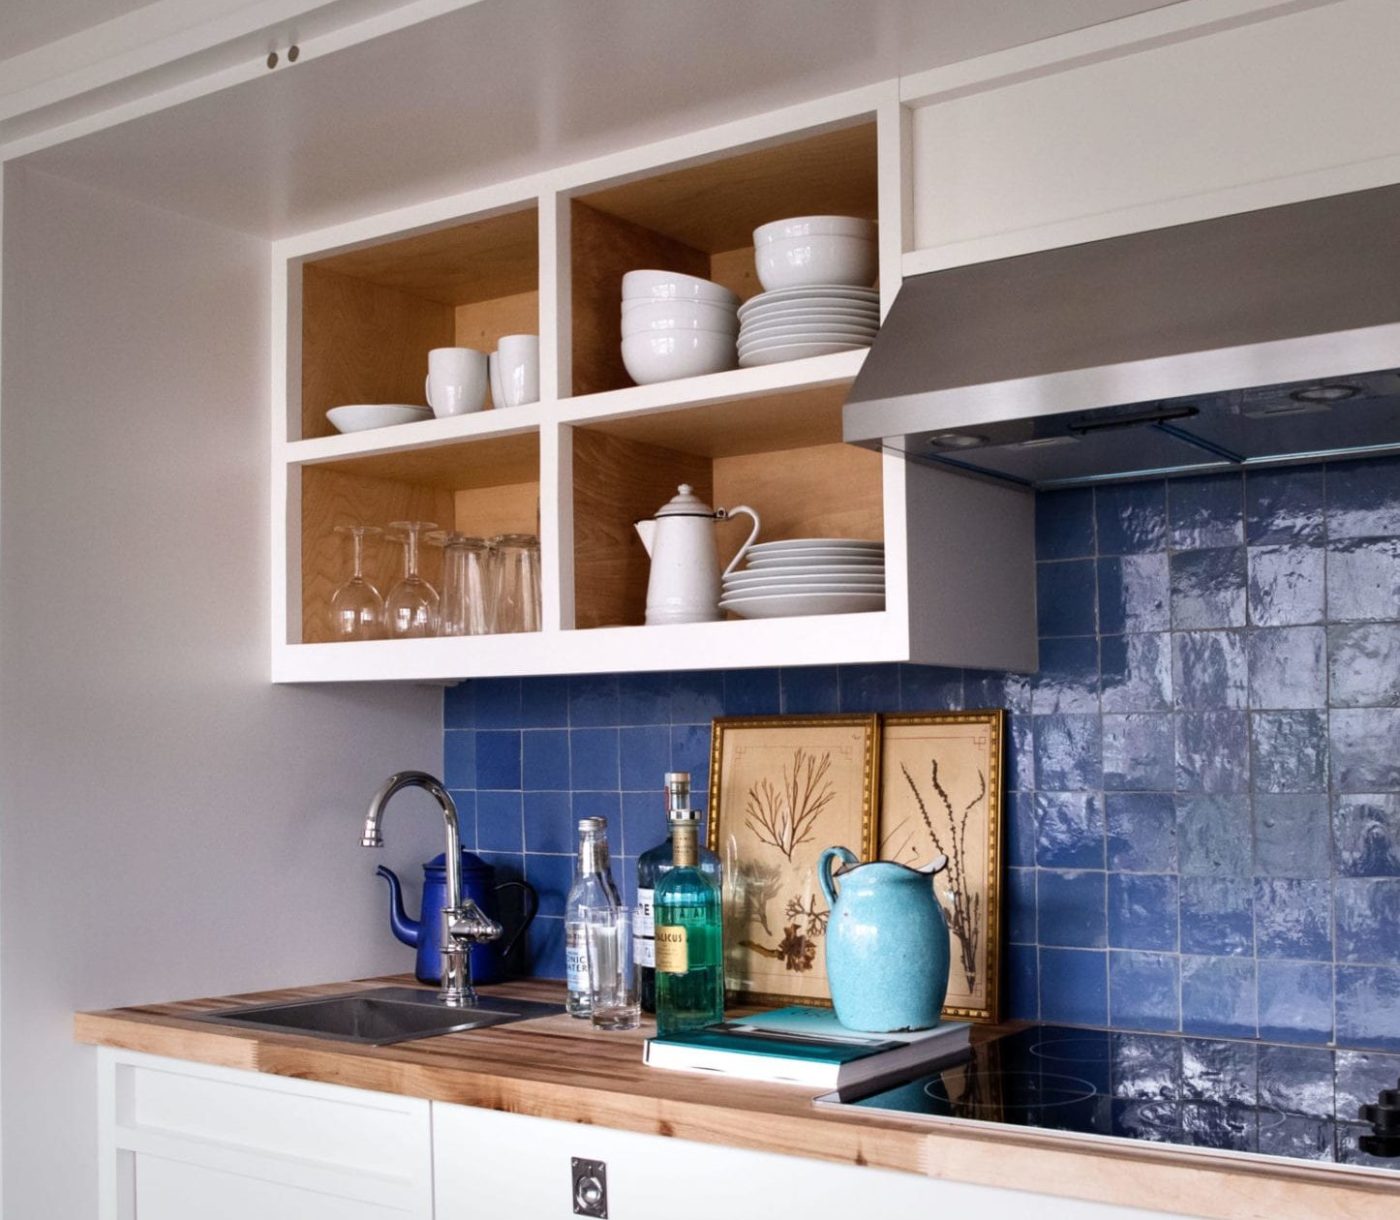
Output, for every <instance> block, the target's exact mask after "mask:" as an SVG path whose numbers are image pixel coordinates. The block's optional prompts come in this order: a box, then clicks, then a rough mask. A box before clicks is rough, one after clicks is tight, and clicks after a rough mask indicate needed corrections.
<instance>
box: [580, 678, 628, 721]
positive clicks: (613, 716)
mask: <svg viewBox="0 0 1400 1220" xmlns="http://www.w3.org/2000/svg"><path fill="white" fill-rule="evenodd" d="M620 706H621V705H620V698H619V695H618V686H617V675H616V674H579V675H576V676H575V677H572V678H570V679H569V727H570V728H575V729H577V728H606V727H610V726H613V725H616V724H617V722H618V713H619V710H620Z"/></svg>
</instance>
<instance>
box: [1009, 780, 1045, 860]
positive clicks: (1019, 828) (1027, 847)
mask: <svg viewBox="0 0 1400 1220" xmlns="http://www.w3.org/2000/svg"><path fill="white" fill-rule="evenodd" d="M1003 808H1004V810H1005V812H1004V813H1003V814H1002V818H1003V823H1004V825H1005V828H1006V863H1007V864H1008V865H1010V866H1011V867H1013V868H1031V867H1033V866H1034V864H1035V841H1036V833H1037V829H1036V823H1035V794H1034V793H1031V792H1007V793H1006V794H1005V796H1004V800H1003Z"/></svg>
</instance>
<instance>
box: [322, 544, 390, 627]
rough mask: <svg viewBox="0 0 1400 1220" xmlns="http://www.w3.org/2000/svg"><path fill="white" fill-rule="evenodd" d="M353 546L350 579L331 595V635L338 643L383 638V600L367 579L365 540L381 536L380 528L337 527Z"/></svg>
mask: <svg viewBox="0 0 1400 1220" xmlns="http://www.w3.org/2000/svg"><path fill="white" fill-rule="evenodd" d="M335 532H336V533H337V534H348V535H349V536H350V540H351V544H352V547H353V549H352V552H351V554H352V555H353V560H352V563H353V568H352V574H351V576H350V579H349V580H347V581H346V582H345V583H344V584H343V585H341V586H340V587H339V588H337V589H336V591H335V592H334V593H332V594H331V611H330V617H331V635H332V636H333V637H334V638H335V639H337V640H377V639H380V638H381V637H382V636H383V635H384V599H383V598H382V597H380V596H379V590H378V589H376V588H375V587H374V586H373V585H372V584H371V583H370V582H369V581H368V580H366V579H365V572H364V566H365V539H366V538H373V537H375V536H376V535H378V534H382V533H383V532H384V531H383V530H381V529H380V528H379V527H378V526H377V525H337V526H336V527H335Z"/></svg>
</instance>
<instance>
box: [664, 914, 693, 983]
mask: <svg viewBox="0 0 1400 1220" xmlns="http://www.w3.org/2000/svg"><path fill="white" fill-rule="evenodd" d="M656 968H657V969H658V970H660V971H661V972H662V973H663V974H685V973H687V972H688V971H689V970H690V953H689V945H688V943H687V941H686V930H685V928H684V927H683V926H681V925H679V924H667V925H664V926H663V925H660V924H658V925H657V928H656Z"/></svg>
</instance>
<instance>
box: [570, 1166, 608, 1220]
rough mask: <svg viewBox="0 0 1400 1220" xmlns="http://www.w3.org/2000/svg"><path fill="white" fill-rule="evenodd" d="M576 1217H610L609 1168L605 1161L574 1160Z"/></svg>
mask: <svg viewBox="0 0 1400 1220" xmlns="http://www.w3.org/2000/svg"><path fill="white" fill-rule="evenodd" d="M571 1164H572V1178H573V1191H572V1193H573V1197H574V1215H576V1216H600V1217H602V1220H607V1215H608V1166H607V1164H606V1162H604V1161H588V1160H584V1159H583V1158H581V1157H573V1158H572V1162H571Z"/></svg>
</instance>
